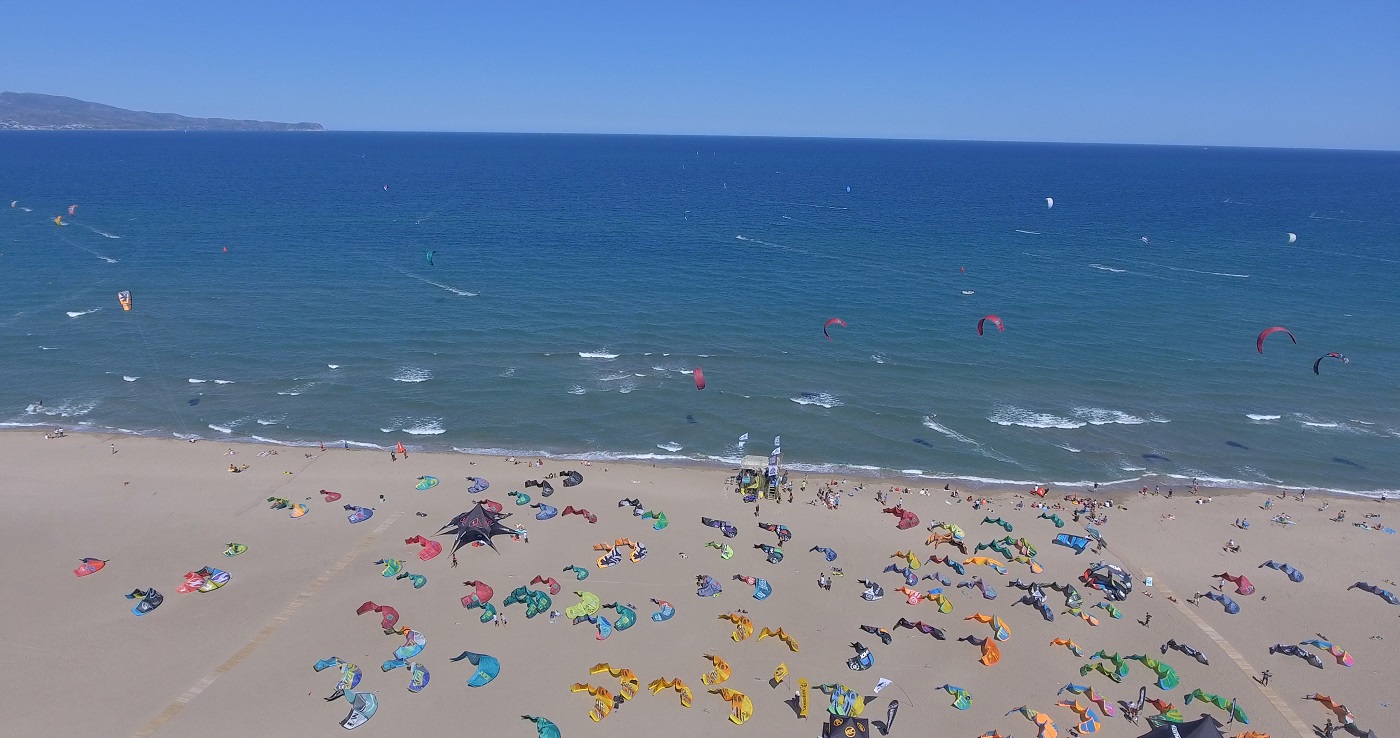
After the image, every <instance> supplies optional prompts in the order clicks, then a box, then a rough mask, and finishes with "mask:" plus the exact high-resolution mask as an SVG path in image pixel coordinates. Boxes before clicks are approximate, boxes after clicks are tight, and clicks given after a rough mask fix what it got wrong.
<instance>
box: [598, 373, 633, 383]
mask: <svg viewBox="0 0 1400 738" xmlns="http://www.w3.org/2000/svg"><path fill="white" fill-rule="evenodd" d="M631 377H632V375H631V374H629V373H628V372H621V373H619V374H609V375H608V376H606V377H598V381H599V382H616V381H618V380H620V379H631Z"/></svg>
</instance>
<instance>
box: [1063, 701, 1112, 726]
mask: <svg viewBox="0 0 1400 738" xmlns="http://www.w3.org/2000/svg"><path fill="white" fill-rule="evenodd" d="M1055 705H1056V706H1057V707H1068V708H1069V709H1070V710H1071V711H1073V712H1074V714H1075V715H1078V716H1079V725H1078V728H1079V732H1081V733H1097V732H1099V728H1100V727H1101V726H1100V724H1099V716H1098V714H1097V713H1095V712H1094V710H1093V709H1092V708H1089V707H1085V706H1084V705H1081V704H1079V700H1060V701H1059V702H1056V703H1055Z"/></svg>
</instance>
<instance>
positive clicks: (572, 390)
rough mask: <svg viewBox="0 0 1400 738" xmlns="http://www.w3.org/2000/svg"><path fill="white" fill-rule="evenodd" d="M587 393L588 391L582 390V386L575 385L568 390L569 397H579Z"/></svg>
mask: <svg viewBox="0 0 1400 738" xmlns="http://www.w3.org/2000/svg"><path fill="white" fill-rule="evenodd" d="M587 391H588V390H586V389H584V388H583V386H582V385H577V384H576V385H573V386H572V387H570V388H569V394H571V395H581V394H583V393H585V392H587Z"/></svg>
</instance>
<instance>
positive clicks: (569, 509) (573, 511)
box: [563, 505, 598, 524]
mask: <svg viewBox="0 0 1400 738" xmlns="http://www.w3.org/2000/svg"><path fill="white" fill-rule="evenodd" d="M563 514H564V515H578V516H580V517H582V518H583V519H584V520H587V521H588V522H589V523H590V524H596V523H597V522H598V516H597V515H594V514H593V513H591V512H589V511H587V510H585V509H583V508H581V507H578V508H576V507H574V506H573V505H565V506H564V513H563Z"/></svg>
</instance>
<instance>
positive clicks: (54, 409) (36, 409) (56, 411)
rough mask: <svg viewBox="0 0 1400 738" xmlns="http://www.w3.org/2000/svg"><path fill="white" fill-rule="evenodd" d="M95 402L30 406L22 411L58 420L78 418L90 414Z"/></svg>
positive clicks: (95, 404)
mask: <svg viewBox="0 0 1400 738" xmlns="http://www.w3.org/2000/svg"><path fill="white" fill-rule="evenodd" d="M95 407H97V403H96V402H67V401H65V402H61V403H59V404H57V405H39V404H37V403H36V404H32V405H30V406H28V407H26V408H25V409H24V411H25V412H26V413H28V414H30V415H49V416H54V417H59V418H80V417H82V416H84V415H87V414H88V413H90V412H92V410H93V408H95Z"/></svg>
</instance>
